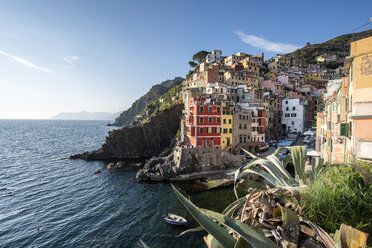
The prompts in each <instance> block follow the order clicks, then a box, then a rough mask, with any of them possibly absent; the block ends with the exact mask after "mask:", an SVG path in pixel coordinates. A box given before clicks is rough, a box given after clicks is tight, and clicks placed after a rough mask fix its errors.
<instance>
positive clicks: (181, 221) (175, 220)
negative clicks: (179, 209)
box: [164, 213, 187, 226]
mask: <svg viewBox="0 0 372 248" xmlns="http://www.w3.org/2000/svg"><path fill="white" fill-rule="evenodd" d="M164 220H165V221H166V222H168V223H170V224H173V225H179V226H182V225H185V226H186V225H187V220H186V219H185V218H183V217H181V216H178V215H175V214H170V213H169V214H168V215H167V216H166V217H165V218H164Z"/></svg>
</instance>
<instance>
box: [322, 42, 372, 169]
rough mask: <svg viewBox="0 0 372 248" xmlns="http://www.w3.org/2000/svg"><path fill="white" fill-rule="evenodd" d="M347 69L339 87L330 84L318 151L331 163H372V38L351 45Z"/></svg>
mask: <svg viewBox="0 0 372 248" xmlns="http://www.w3.org/2000/svg"><path fill="white" fill-rule="evenodd" d="M344 68H345V74H346V75H347V76H346V77H344V78H342V80H341V81H340V82H339V83H338V85H337V87H335V86H336V85H332V83H336V81H337V80H332V81H329V82H328V87H327V93H326V94H325V96H324V106H325V108H324V112H323V113H318V120H317V149H318V151H321V153H322V156H323V157H324V158H325V160H326V161H328V162H352V159H353V158H356V159H363V160H372V129H371V127H372V37H368V38H365V39H362V40H359V41H354V42H352V43H351V45H350V56H348V57H346V59H345V65H344ZM332 89H333V90H332ZM319 118H320V119H321V120H319Z"/></svg>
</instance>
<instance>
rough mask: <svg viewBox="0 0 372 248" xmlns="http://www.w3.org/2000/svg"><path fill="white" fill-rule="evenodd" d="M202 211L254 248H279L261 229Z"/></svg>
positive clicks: (212, 212) (205, 210)
mask: <svg viewBox="0 0 372 248" xmlns="http://www.w3.org/2000/svg"><path fill="white" fill-rule="evenodd" d="M202 211H203V213H205V214H206V215H207V216H209V217H210V218H212V219H215V220H216V221H217V222H219V223H221V224H222V225H224V226H226V227H228V228H230V229H231V230H232V231H234V232H236V233H237V234H238V235H239V236H241V237H243V238H244V239H245V240H246V241H248V243H249V244H250V245H251V246H252V247H254V248H279V247H278V246H277V245H276V244H275V243H274V242H273V241H271V240H270V239H269V238H267V237H266V236H265V234H264V232H263V231H262V230H261V229H258V228H252V227H250V226H248V225H247V224H244V223H242V222H240V221H238V220H236V219H233V218H230V217H228V216H225V215H223V214H220V213H217V212H214V211H211V210H207V209H202Z"/></svg>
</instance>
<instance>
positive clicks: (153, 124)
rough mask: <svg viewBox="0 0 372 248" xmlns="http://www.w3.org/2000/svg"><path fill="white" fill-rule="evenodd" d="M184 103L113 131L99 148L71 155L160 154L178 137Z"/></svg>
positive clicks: (92, 157) (117, 156)
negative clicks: (143, 120)
mask: <svg viewBox="0 0 372 248" xmlns="http://www.w3.org/2000/svg"><path fill="white" fill-rule="evenodd" d="M182 110H183V104H177V105H173V106H171V107H169V108H166V109H163V110H160V111H158V112H157V113H156V115H153V116H151V117H150V118H149V119H148V121H146V122H144V123H142V124H140V125H136V126H130V127H123V128H121V129H118V130H113V131H110V132H109V134H108V136H107V137H106V141H105V143H104V144H103V145H102V147H101V148H100V149H99V150H96V151H92V152H85V153H83V154H78V155H74V156H71V157H70V158H71V159H85V160H110V159H126V158H150V157H152V156H157V155H158V154H160V153H162V152H163V151H164V150H165V149H166V148H168V147H169V146H170V145H171V143H172V141H174V139H175V136H176V133H177V131H178V129H179V128H180V117H181V114H182Z"/></svg>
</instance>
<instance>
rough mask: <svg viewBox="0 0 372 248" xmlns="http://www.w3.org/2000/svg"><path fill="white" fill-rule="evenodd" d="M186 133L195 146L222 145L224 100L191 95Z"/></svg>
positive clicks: (191, 143) (187, 112)
mask: <svg viewBox="0 0 372 248" xmlns="http://www.w3.org/2000/svg"><path fill="white" fill-rule="evenodd" d="M188 101H189V103H188V110H187V111H186V113H185V134H186V138H187V139H188V143H189V144H190V145H191V146H193V147H219V146H221V119H222V101H221V100H220V99H213V98H209V96H200V97H190V98H189V99H188Z"/></svg>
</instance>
